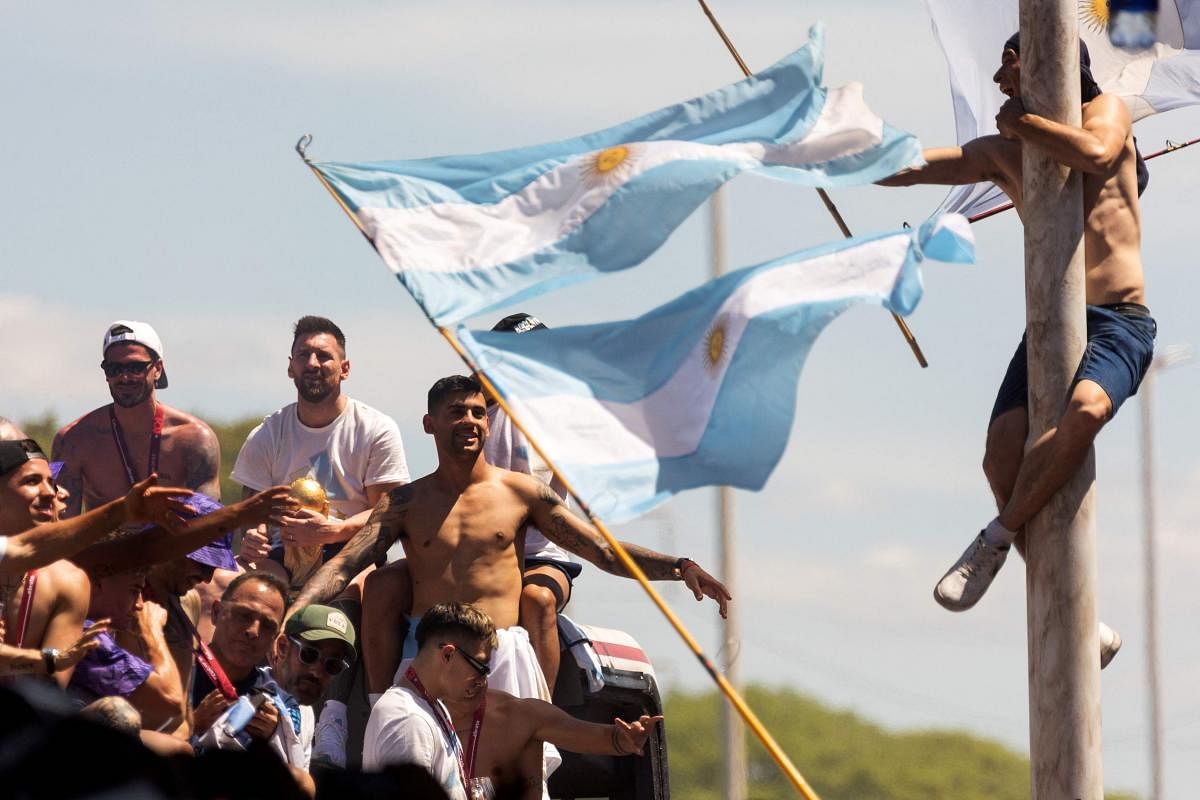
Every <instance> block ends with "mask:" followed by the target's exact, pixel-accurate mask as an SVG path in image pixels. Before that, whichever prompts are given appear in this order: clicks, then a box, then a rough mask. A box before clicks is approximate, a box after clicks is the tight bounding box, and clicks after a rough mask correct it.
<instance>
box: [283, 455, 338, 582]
mask: <svg viewBox="0 0 1200 800" xmlns="http://www.w3.org/2000/svg"><path fill="white" fill-rule="evenodd" d="M290 488H291V492H290V495H291V497H292V499H294V500H295V501H296V502H298V503H299V504H300V507H301V508H307V509H308V510H309V511H315V512H317V513H318V514H324V515H325V516H329V497H328V496H327V495H326V494H325V487H323V486H321V484H319V483H317V481H315V480H313V479H312V478H297V479H296V480H294V481H292V483H291V487H290ZM323 548H324V545H320V544H304V545H299V544H288V543H287V542H284V544H283V566H284V567H285V568H286V569H287V571H288V574H290V575H291V576H292V580H291V588H299V587H301V586H303V585H304V583H305V581H307V580H308V579H309V578H310V577H312V574H313V573H314V572H316V571H317V568H318V567H320V566H321V551H322V549H323Z"/></svg>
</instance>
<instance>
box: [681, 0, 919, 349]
mask: <svg viewBox="0 0 1200 800" xmlns="http://www.w3.org/2000/svg"><path fill="white" fill-rule="evenodd" d="M699 2H700V8H701V9H703V10H704V15H705V16H707V17H708V21H709V22H710V23H712V26H713V29H714V30H716V32H717V35H718V36H720V37H721V41H722V42H724V43H725V49H727V50H728V51H729V55H731V56H733V60H734V61H736V62H737V65H738V67H740V68H741V70H742V74H743V75H745V76H746V77H747V78H749V77H750V76H751V75H752V74H753V73H752V72H751V71H750V67H748V66H746V62H745V61H743V60H742V56H741V54H739V53H738V51H737V48H736V47H734V46H733V42H732V41H730V39H729V36H728V35H727V34H726V33H725V29H724V28H722V27H721V23H720V22H717V18H716V16H714V15H713V12H712V9H710V8H709V7H708V3H706V2H705V1H704V0H699ZM817 196H818V197H820V198H821V202H822V203H824V204H825V209H826V210H827V211H828V212H829V214H830V216H832V217H833V221H834V222H835V223H837V226H838V230H840V231H841V232H842V236H845V237H846V238H847V239H849V238H850V237H851V236H852V235H853V234H851V233H850V226H849V225H847V224H846V220H845V219H843V218H842V214H841V212H840V211H838V208H837V206H835V205H834V204H833V198H831V197H830V196H829V192H827V191H825V190H824V189H817ZM892 319H894V320H895V321H896V326H897V327H899V328H900V333H901V335H903V336H904V341H906V342H908V346H909V347H910V348H911V349H912V352H913V355H914V356H916V358H917V363H918V364H920V365H921V367H922V368H924V367H928V366H929V362H928V361H926V360H925V354H924V353H922V352H921V345H919V344H917V337H915V336H913V332H912V330H910V329H909V327H908V323H907V322H905V321H904V318H903V317H901V316H900V315H899V314H897V313H896V312H894V311H893V312H892Z"/></svg>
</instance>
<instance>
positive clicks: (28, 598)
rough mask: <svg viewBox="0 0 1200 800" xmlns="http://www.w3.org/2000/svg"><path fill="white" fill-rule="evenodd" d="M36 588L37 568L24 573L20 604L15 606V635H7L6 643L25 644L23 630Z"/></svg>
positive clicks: (27, 625)
mask: <svg viewBox="0 0 1200 800" xmlns="http://www.w3.org/2000/svg"><path fill="white" fill-rule="evenodd" d="M36 588H37V570H36V569H31V570H29V572H26V573H25V581H24V586H22V587H21V604H20V605H19V606H17V630H16V633H15V635H10V636H8V637H7V638H8V643H9V644H11V645H13V646H14V647H24V646H25V631H26V629H27V628H28V627H29V616H30V614H32V613H33V591H34V589H36Z"/></svg>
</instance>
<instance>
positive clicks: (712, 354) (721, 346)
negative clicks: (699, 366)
mask: <svg viewBox="0 0 1200 800" xmlns="http://www.w3.org/2000/svg"><path fill="white" fill-rule="evenodd" d="M727 347H728V325H727V324H726V321H725V318H724V317H719V318H718V319H717V321H716V322H714V323H713V326H712V327H711V328H709V329H708V333H706V334H705V335H704V353H703V355H704V366H706V367H708V371H709V372H712V373H716V371H717V370H718V369H720V367H721V362H722V361H724V360H725V351H726V349H727Z"/></svg>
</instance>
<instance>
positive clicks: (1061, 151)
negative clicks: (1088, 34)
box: [996, 94, 1133, 174]
mask: <svg viewBox="0 0 1200 800" xmlns="http://www.w3.org/2000/svg"><path fill="white" fill-rule="evenodd" d="M996 127H997V128H998V129H999V130H1000V135H1001V136H1004V137H1006V138H1009V139H1019V140H1021V141H1022V142H1026V143H1028V144H1031V145H1033V146H1034V147H1036V148H1037V149H1039V150H1041V151H1042V152H1044V153H1046V154H1047V155H1048V156H1050V157H1051V158H1053V159H1054V160H1055V161H1057V162H1058V163H1059V164H1062V165H1063V166H1065V167H1070V168H1071V169H1077V170H1081V171H1083V172H1091V173H1095V174H1102V173H1105V172H1108V171H1109V170H1110V169H1112V166H1113V164H1115V163H1116V162H1117V159H1118V158H1119V157H1120V155H1121V153H1122V151H1123V150H1124V149H1125V143H1126V141H1128V139H1129V134H1130V131H1131V130H1132V127H1133V121H1132V118H1131V117H1130V116H1129V109H1127V108H1126V107H1125V104H1124V103H1122V102H1121V101H1120V100H1118V99H1117V97H1116V96H1115V95H1105V94H1102V95H1100V96H1099V97H1097V98H1096V99H1095V100H1092V101H1091V102H1090V103H1088V105H1087V109H1086V114H1085V116H1084V120H1083V126H1082V127H1080V128H1076V127H1075V126H1074V125H1064V124H1062V123H1060V122H1053V121H1051V120H1048V119H1046V118H1045V117H1042V116H1038V115H1037V114H1034V113H1031V112H1029V111H1026V110H1025V105H1024V104H1023V103H1022V102H1021V100H1020V99H1019V98H1016V97H1014V98H1010V99H1009V100H1008V101H1007V102H1006V103H1005V104H1004V105H1003V106H1001V107H1000V113H999V114H997V115H996Z"/></svg>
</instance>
